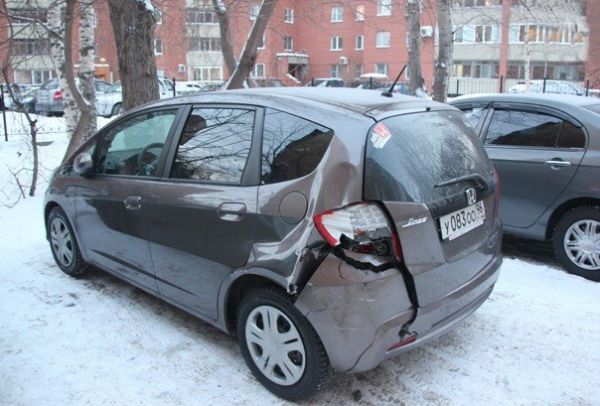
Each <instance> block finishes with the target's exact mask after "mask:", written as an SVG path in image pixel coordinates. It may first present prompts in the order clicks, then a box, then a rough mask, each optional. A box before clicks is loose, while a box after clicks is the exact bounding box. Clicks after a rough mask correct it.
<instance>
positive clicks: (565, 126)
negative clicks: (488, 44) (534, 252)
mask: <svg viewBox="0 0 600 406" xmlns="http://www.w3.org/2000/svg"><path fill="white" fill-rule="evenodd" d="M452 104H453V105H454V106H456V107H458V108H460V109H461V110H463V111H464V112H465V114H466V115H467V117H468V120H469V121H470V122H471V124H472V126H473V127H474V128H475V129H476V131H477V132H478V134H479V135H480V137H481V138H482V140H483V142H484V146H485V149H486V151H487V153H488V154H489V157H490V158H491V160H492V163H493V164H494V166H495V167H496V170H497V171H498V174H499V176H500V183H501V185H502V186H501V187H502V200H501V203H500V208H501V209H500V213H501V216H502V221H503V223H504V226H505V231H506V232H508V233H511V234H515V235H518V236H521V237H526V238H533V239H538V240H551V241H552V243H553V244H554V252H555V255H556V257H557V258H558V259H559V260H560V261H561V263H562V264H563V266H564V267H565V269H566V270H567V271H569V272H571V273H573V274H576V275H580V276H583V277H585V278H588V279H591V280H595V281H600V100H598V99H596V98H592V97H582V96H565V95H543V94H539V95H536V94H526V95H502V94H492V95H481V96H465V97H460V98H457V99H455V100H454V101H452Z"/></svg>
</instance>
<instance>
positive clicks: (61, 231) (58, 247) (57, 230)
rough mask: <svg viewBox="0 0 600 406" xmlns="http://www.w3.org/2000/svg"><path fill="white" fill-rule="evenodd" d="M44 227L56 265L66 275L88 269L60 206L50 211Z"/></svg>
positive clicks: (74, 274)
mask: <svg viewBox="0 0 600 406" xmlns="http://www.w3.org/2000/svg"><path fill="white" fill-rule="evenodd" d="M46 227H47V230H48V240H49V242H50V250H51V251H52V256H53V257H54V261H56V265H58V267H59V268H60V269H61V270H62V271H63V272H64V273H66V274H67V275H70V276H79V275H82V274H83V273H84V272H85V271H86V270H87V269H88V264H87V263H86V262H85V261H84V260H83V257H82V256H81V251H80V250H79V245H78V244H77V239H76V238H75V233H74V232H73V228H72V227H71V223H70V222H69V219H68V218H67V215H66V214H65V212H64V211H63V210H62V209H61V208H60V207H55V208H53V209H52V210H51V211H50V214H49V215H48V219H47V221H46Z"/></svg>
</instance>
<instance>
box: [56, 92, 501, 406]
mask: <svg viewBox="0 0 600 406" xmlns="http://www.w3.org/2000/svg"><path fill="white" fill-rule="evenodd" d="M496 188H497V186H496V177H495V173H494V170H493V168H492V165H491V163H490V161H489V160H488V158H487V156H486V154H485V151H484V150H483V148H482V146H481V142H480V141H479V139H477V137H476V136H475V134H474V133H473V130H472V129H471V128H470V127H469V126H468V125H466V124H465V122H464V119H463V114H462V113H461V112H460V111H459V110H457V109H455V108H453V107H451V106H448V105H445V104H440V103H435V102H430V101H426V100H421V99H415V98H412V97H406V96H400V95H394V97H391V98H389V97H383V96H382V95H380V94H378V93H377V92H373V91H367V90H356V89H333V88H332V89H329V91H327V92H324V91H322V90H321V89H315V88H306V87H296V88H264V89H251V90H239V91H226V92H213V93H203V94H202V95H201V96H183V97H179V98H175V99H170V100H162V101H159V102H156V103H152V104H147V105H145V106H142V107H140V108H137V109H134V110H132V111H130V112H127V113H126V114H124V115H123V116H121V117H120V118H117V119H116V120H114V121H112V122H111V123H110V124H108V125H107V126H106V127H104V128H103V129H101V130H100V131H99V132H98V133H97V135H95V136H94V137H93V138H92V139H91V140H89V141H88V142H87V143H86V144H85V145H83V146H82V147H81V149H80V150H79V151H77V152H76V154H75V157H74V158H71V159H69V160H67V162H65V163H64V164H63V165H62V166H61V167H59V168H58V169H57V170H56V172H55V174H54V176H53V178H52V180H51V182H50V185H49V188H48V191H47V194H46V201H45V209H44V216H45V222H46V225H47V238H48V240H49V242H50V246H51V250H52V253H53V255H54V258H55V260H56V263H57V264H58V266H59V267H60V268H61V269H62V270H63V271H64V272H66V273H67V274H70V275H79V274H81V273H82V272H83V271H85V269H86V267H87V265H88V264H91V265H95V266H97V267H100V268H102V269H104V270H106V271H108V272H110V273H112V274H114V275H116V276H118V277H120V278H122V279H124V280H126V281H128V282H130V283H132V284H133V285H135V286H138V287H139V288H141V289H143V290H146V291H148V292H150V293H151V294H154V295H157V296H159V297H161V298H163V299H165V300H166V301H168V302H170V303H173V304H174V305H176V306H178V307H180V308H182V309H184V310H186V311H188V312H190V313H192V314H194V315H196V316H197V317H200V318H201V319H203V320H206V321H207V322H209V323H211V324H213V325H215V326H217V327H218V328H220V329H223V330H224V331H227V332H230V333H232V334H235V335H237V339H238V342H239V345H240V347H241V351H242V355H243V356H244V359H245V361H246V363H247V365H248V367H249V368H250V370H251V371H252V373H253V374H254V375H255V377H256V378H257V379H258V380H259V381H260V382H261V383H262V384H263V385H264V386H265V387H267V388H268V389H269V390H271V391H272V392H273V393H275V394H277V395H278V396H281V397H284V398H287V399H299V398H302V397H306V396H308V395H310V394H311V393H313V392H314V391H316V390H317V389H318V388H319V387H320V386H321V384H322V383H323V381H324V379H325V378H326V377H327V376H328V369H329V366H332V367H333V368H335V369H337V370H340V371H345V372H360V371H366V370H369V369H371V368H374V367H376V366H377V365H378V364H380V363H381V362H382V361H383V360H385V359H387V358H389V357H392V356H395V355H397V354H399V353H401V352H403V351H406V350H408V349H410V348H414V347H417V346H420V345H423V344H424V343H426V342H428V341H429V340H431V339H433V338H434V337H437V336H438V335H440V334H443V333H444V332H446V331H448V330H449V329H450V328H452V327H453V326H454V325H456V324H457V323H458V322H459V321H461V320H462V319H464V318H465V317H467V316H468V315H469V314H471V313H472V312H473V311H475V310H476V309H477V308H478V307H479V306H480V305H481V304H482V303H483V302H484V301H485V300H486V299H487V297H488V296H489V295H490V293H491V292H492V289H493V286H494V284H495V282H496V280H497V278H498V273H499V266H500V264H501V256H500V245H501V239H502V226H501V223H500V220H499V217H498V203H499V202H498V194H497V190H496Z"/></svg>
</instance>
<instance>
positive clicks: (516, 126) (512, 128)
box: [485, 110, 562, 148]
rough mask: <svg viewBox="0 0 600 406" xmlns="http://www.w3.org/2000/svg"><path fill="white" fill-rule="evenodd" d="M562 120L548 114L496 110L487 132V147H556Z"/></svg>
mask: <svg viewBox="0 0 600 406" xmlns="http://www.w3.org/2000/svg"><path fill="white" fill-rule="evenodd" d="M561 126H562V120H561V119H559V118H557V117H554V116H550V115H548V114H542V113H535V112H528V111H518V110H496V111H494V115H493V116H492V121H491V122H490V126H489V128H488V131H487V136H486V139H485V144H486V145H511V146H520V147H552V148H553V147H554V146H555V145H556V141H557V137H558V132H559V131H560V129H561Z"/></svg>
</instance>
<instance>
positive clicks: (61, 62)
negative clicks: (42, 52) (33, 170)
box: [47, 0, 79, 137]
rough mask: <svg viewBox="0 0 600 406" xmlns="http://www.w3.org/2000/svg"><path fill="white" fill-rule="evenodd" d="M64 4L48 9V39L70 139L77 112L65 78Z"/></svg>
mask: <svg viewBox="0 0 600 406" xmlns="http://www.w3.org/2000/svg"><path fill="white" fill-rule="evenodd" d="M64 8H65V2H64V1H63V0H58V1H56V2H55V4H54V5H53V7H49V8H48V17H47V18H48V37H49V39H50V55H51V56H52V62H53V63H54V69H55V71H56V77H57V78H58V80H59V86H60V89H61V91H62V95H63V106H64V114H65V126H66V130H67V134H68V136H69V137H70V136H71V135H72V134H73V133H74V132H75V128H76V127H77V120H78V119H79V112H78V111H77V106H76V104H75V100H74V99H73V96H72V94H71V91H70V90H69V85H68V83H67V78H66V76H65V44H64V38H65V21H64V18H63V10H64Z"/></svg>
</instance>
